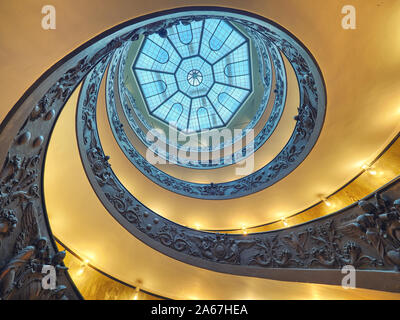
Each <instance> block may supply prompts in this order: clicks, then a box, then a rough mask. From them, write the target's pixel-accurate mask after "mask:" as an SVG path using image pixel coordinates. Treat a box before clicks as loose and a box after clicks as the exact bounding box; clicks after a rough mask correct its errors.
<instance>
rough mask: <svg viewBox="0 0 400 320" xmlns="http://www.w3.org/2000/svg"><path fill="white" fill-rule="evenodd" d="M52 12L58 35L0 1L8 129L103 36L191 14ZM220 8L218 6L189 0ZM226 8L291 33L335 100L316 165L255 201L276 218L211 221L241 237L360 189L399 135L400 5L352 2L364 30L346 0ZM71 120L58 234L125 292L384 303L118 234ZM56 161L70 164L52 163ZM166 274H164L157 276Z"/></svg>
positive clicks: (123, 9) (90, 4)
mask: <svg viewBox="0 0 400 320" xmlns="http://www.w3.org/2000/svg"><path fill="white" fill-rule="evenodd" d="M52 3H53V4H54V5H55V6H56V9H57V29H56V30H54V31H44V30H42V29H41V26H40V20H41V17H42V15H41V13H40V10H41V7H42V6H43V5H46V4H48V2H47V1H29V2H28V1H22V0H17V1H2V2H1V3H0V18H1V19H0V48H1V50H0V58H1V61H2V64H1V65H0V74H1V75H2V77H1V79H0V87H1V94H2V100H1V105H0V119H3V118H4V117H5V115H6V114H7V112H8V111H9V110H10V108H11V107H12V105H13V104H14V103H15V102H16V101H17V100H18V99H19V97H21V95H22V94H23V92H24V90H26V89H27V88H28V87H29V86H30V85H31V84H32V83H33V82H34V81H35V80H36V79H37V78H38V77H39V76H40V75H41V74H42V73H43V72H44V71H45V70H46V69H47V68H49V67H50V66H51V65H53V64H54V63H55V62H56V61H58V60H59V59H61V58H62V57H63V56H65V54H66V53H68V52H70V51H71V50H73V49H74V48H76V47H77V46H79V45H80V44H82V43H84V42H86V41H87V40H89V39H90V38H92V37H93V36H94V35H96V34H98V33H100V32H102V31H104V30H106V29H108V28H110V27H111V26H113V25H115V24H118V23H120V22H122V21H125V20H128V19H131V18H134V17H136V16H139V15H142V14H145V13H149V12H152V11H156V10H161V9H165V8H172V7H176V6H182V5H188V4H189V3H188V2H187V1H177V0H174V1H172V0H170V1H168V0H155V1H151V2H150V1H148V2H137V1H135V2H133V1H131V0H126V1H125V0H120V1H113V2H105V1H85V2H83V1H76V0H74V1H62V0H55V1H52ZM212 4H216V2H215V1H191V2H190V5H212ZM217 4H218V5H222V6H223V5H226V6H231V7H236V8H242V9H245V10H248V11H252V12H255V13H258V14H260V15H264V16H266V17H267V18H270V19H272V20H274V21H276V22H278V23H279V24H281V25H282V26H284V27H285V28H287V29H288V30H289V31H291V32H292V33H294V34H295V35H296V36H297V37H298V38H300V40H301V41H302V42H303V43H304V44H305V45H306V46H307V47H308V48H309V49H310V51H311V52H312V54H313V55H314V57H315V58H316V60H317V61H318V63H319V65H320V67H321V69H322V73H323V75H324V77H325V81H326V85H327V94H328V111H327V116H326V121H325V125H324V128H323V131H322V133H321V136H320V139H319V140H318V142H317V145H316V146H315V148H314V149H313V151H312V152H311V154H310V155H309V157H308V158H307V160H306V161H304V162H303V163H302V164H301V165H300V166H299V168H297V169H296V170H295V172H293V173H292V174H290V175H289V176H288V177H287V178H285V179H284V180H282V181H281V182H279V183H277V184H275V185H274V186H272V187H271V188H269V189H268V194H267V195H265V194H264V196H263V197H260V196H259V194H257V195H254V196H253V200H254V203H255V204H257V203H261V202H262V201H268V202H269V207H270V210H269V211H268V212H259V213H258V214H254V212H253V211H252V212H251V215H250V214H247V215H246V217H248V220H247V221H236V220H225V219H221V220H220V221H219V222H218V221H213V222H212V223H209V222H208V221H205V220H204V222H203V223H204V226H203V227H210V228H229V227H233V228H235V227H238V224H241V223H248V224H249V225H251V224H253V223H254V224H258V223H259V222H261V223H265V222H267V221H268V220H275V219H276V218H279V217H281V216H282V215H286V214H290V213H292V212H294V211H298V210H300V209H302V208H304V207H308V206H309V205H311V204H313V203H315V202H316V201H317V200H319V199H318V194H320V193H322V194H329V193H331V192H332V191H334V190H336V189H337V188H338V187H340V186H341V185H343V184H344V183H346V182H347V181H348V180H349V179H351V178H352V177H353V176H354V175H355V174H356V173H358V172H359V170H360V167H361V165H362V164H363V163H364V162H365V161H367V160H369V159H373V158H374V157H375V156H376V155H377V154H378V153H379V151H380V150H382V149H383V148H384V146H385V145H386V144H387V142H389V141H390V140H391V139H392V138H393V136H394V135H395V134H396V133H397V132H398V130H399V126H398V124H399V118H400V91H399V90H398V88H399V84H400V77H399V76H398V75H399V74H400V73H399V69H400V60H399V59H398V57H399V56H400V42H399V41H397V39H399V38H400V22H399V21H400V2H399V1H397V0H391V1H385V2H383V3H382V2H381V1H377V0H370V1H368V2H367V1H363V0H353V1H352V4H353V5H354V6H355V7H356V9H357V29H356V30H343V29H342V28H341V26H340V22H341V18H342V15H341V13H340V10H341V8H342V6H343V5H345V4H348V1H346V0H343V1H341V0H329V1H328V0H327V1H318V2H317V1H314V0H302V1H297V0H273V1H272V0H271V1H261V0H258V1H255V0H253V1H246V2H243V1H237V0H233V1H232V0H231V1H218V3H217ZM378 4H379V5H378ZM68 110H73V107H72V108H71V107H70V108H69V109H68V108H67V109H66V110H65V112H63V114H62V115H61V118H60V123H59V124H57V126H58V128H57V129H56V131H55V132H54V137H53V139H54V141H58V143H57V144H52V145H51V147H50V150H49V153H48V157H49V158H48V162H47V164H48V167H46V179H45V192H46V200H47V207H48V213H49V217H50V219H51V226H52V229H53V231H54V232H55V234H56V235H57V236H59V238H60V239H61V240H62V241H63V242H65V243H66V244H67V245H68V246H70V247H71V248H72V249H73V250H74V251H76V252H79V253H80V254H86V255H87V256H89V257H91V260H93V263H94V264H95V265H96V266H97V267H99V268H100V269H102V270H104V271H106V272H108V273H110V274H112V275H114V276H116V277H118V278H120V279H121V280H124V281H126V282H130V281H132V279H136V278H137V277H141V278H142V279H143V281H144V287H145V288H146V289H148V290H149V291H153V292H155V293H158V294H160V295H165V296H169V297H171V298H174V297H178V298H179V297H181V298H182V297H198V298H288V297H293V298H296V297H298V298H300V297H303V298H312V297H323V296H324V297H342V298H344V297H349V295H351V294H353V297H354V295H355V296H358V297H379V294H377V293H374V292H371V291H365V290H364V291H363V290H361V291H353V292H349V291H346V292H344V291H342V290H341V289H338V290H339V291H337V290H336V289H333V291H332V290H328V288H326V286H317V285H306V284H294V283H282V282H276V281H269V280H262V279H252V278H246V277H237V276H230V275H224V274H219V273H215V272H211V271H206V270H202V269H199V268H195V267H189V266H187V265H185V264H183V263H180V262H177V261H175V260H173V259H170V258H168V257H165V256H163V255H162V254H160V253H158V252H156V251H154V250H152V249H150V248H148V247H147V246H145V245H144V244H142V243H141V242H139V241H137V240H136V239H135V238H134V237H132V236H131V235H130V234H129V233H128V232H127V231H125V230H124V229H123V228H122V227H121V226H120V225H119V224H117V222H116V221H115V220H114V219H112V218H111V216H110V215H109V214H108V213H107V212H105V211H104V209H103V207H102V206H101V204H100V203H99V202H98V199H97V197H96V196H95V195H94V194H93V193H92V192H89V191H90V186H89V183H88V182H87V180H86V177H85V174H84V172H83V169H82V167H81V164H80V162H79V158H78V157H71V153H70V152H71V151H72V150H75V152H76V145H75V139H74V138H73V137H72V136H71V132H74V128H73V116H74V115H73V111H69V113H68ZM57 157H62V158H63V159H64V160H65V159H68V161H63V162H62V163H57V162H54V159H58V158H57ZM52 159H53V163H52ZM57 161H58V160H57ZM83 191H87V192H83ZM288 195H290V196H288ZM159 207H160V209H161V208H162V204H160V205H159ZM154 209H158V208H154ZM224 218H225V217H224ZM217 222H218V223H217ZM220 222H223V224H222V223H220ZM160 265H162V266H163V268H158V266H160ZM171 274H179V275H180V277H179V278H178V277H171ZM329 288H330V289H332V287H329ZM356 292H358V293H356ZM383 295H384V294H383ZM396 297H397V298H398V296H396Z"/></svg>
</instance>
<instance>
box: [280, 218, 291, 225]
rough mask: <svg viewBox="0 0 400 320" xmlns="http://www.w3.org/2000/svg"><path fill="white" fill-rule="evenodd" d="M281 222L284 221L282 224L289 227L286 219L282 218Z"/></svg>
mask: <svg viewBox="0 0 400 320" xmlns="http://www.w3.org/2000/svg"><path fill="white" fill-rule="evenodd" d="M281 221H282V223H283V225H284V226H285V227H287V226H289V224H288V223H287V221H286V218H285V217H282V218H281Z"/></svg>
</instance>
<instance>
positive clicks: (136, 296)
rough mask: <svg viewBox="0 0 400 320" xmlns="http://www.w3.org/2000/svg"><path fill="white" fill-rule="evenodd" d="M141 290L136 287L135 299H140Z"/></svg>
mask: <svg viewBox="0 0 400 320" xmlns="http://www.w3.org/2000/svg"><path fill="white" fill-rule="evenodd" d="M139 291H140V288H139V287H136V289H135V294H134V296H133V300H138V299H139Z"/></svg>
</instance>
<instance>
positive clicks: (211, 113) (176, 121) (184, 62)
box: [133, 19, 252, 132]
mask: <svg viewBox="0 0 400 320" xmlns="http://www.w3.org/2000/svg"><path fill="white" fill-rule="evenodd" d="M165 32H166V35H159V34H152V35H150V36H148V37H146V39H145V41H144V42H143V44H142V46H141V48H140V53H139V54H138V57H137V60H136V62H135V64H134V66H133V70H134V72H135V75H136V77H137V79H138V82H139V85H140V89H141V91H142V94H143V96H144V99H145V101H146V106H147V108H148V111H149V113H150V114H151V115H153V116H155V117H157V118H159V119H160V120H161V121H164V122H165V123H166V124H171V125H173V126H174V127H176V128H178V129H179V130H181V131H184V132H194V131H202V130H205V129H213V128H219V127H222V126H225V125H226V124H227V123H228V122H229V121H230V119H231V118H232V117H233V115H234V114H235V113H236V112H237V110H238V109H239V108H240V106H241V105H242V104H243V102H244V101H245V100H246V98H247V97H248V95H249V94H250V93H251V90H252V86H251V76H250V71H251V65H250V56H249V44H248V40H247V38H246V37H245V36H244V35H243V34H241V33H240V31H238V30H237V29H236V28H235V27H234V26H232V25H231V24H230V23H227V22H225V21H222V20H218V19H207V20H203V21H193V22H191V23H189V24H186V25H184V24H182V23H179V24H177V25H174V26H172V27H170V28H168V29H166V30H165Z"/></svg>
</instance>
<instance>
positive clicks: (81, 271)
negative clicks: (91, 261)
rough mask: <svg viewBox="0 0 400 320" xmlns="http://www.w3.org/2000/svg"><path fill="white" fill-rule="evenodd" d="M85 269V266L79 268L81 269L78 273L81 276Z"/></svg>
mask: <svg viewBox="0 0 400 320" xmlns="http://www.w3.org/2000/svg"><path fill="white" fill-rule="evenodd" d="M84 271H85V267H84V266H82V267H80V268H79V270H78V271H77V272H76V275H77V276H78V277H79V276H81V275H82V274H83V272H84Z"/></svg>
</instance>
